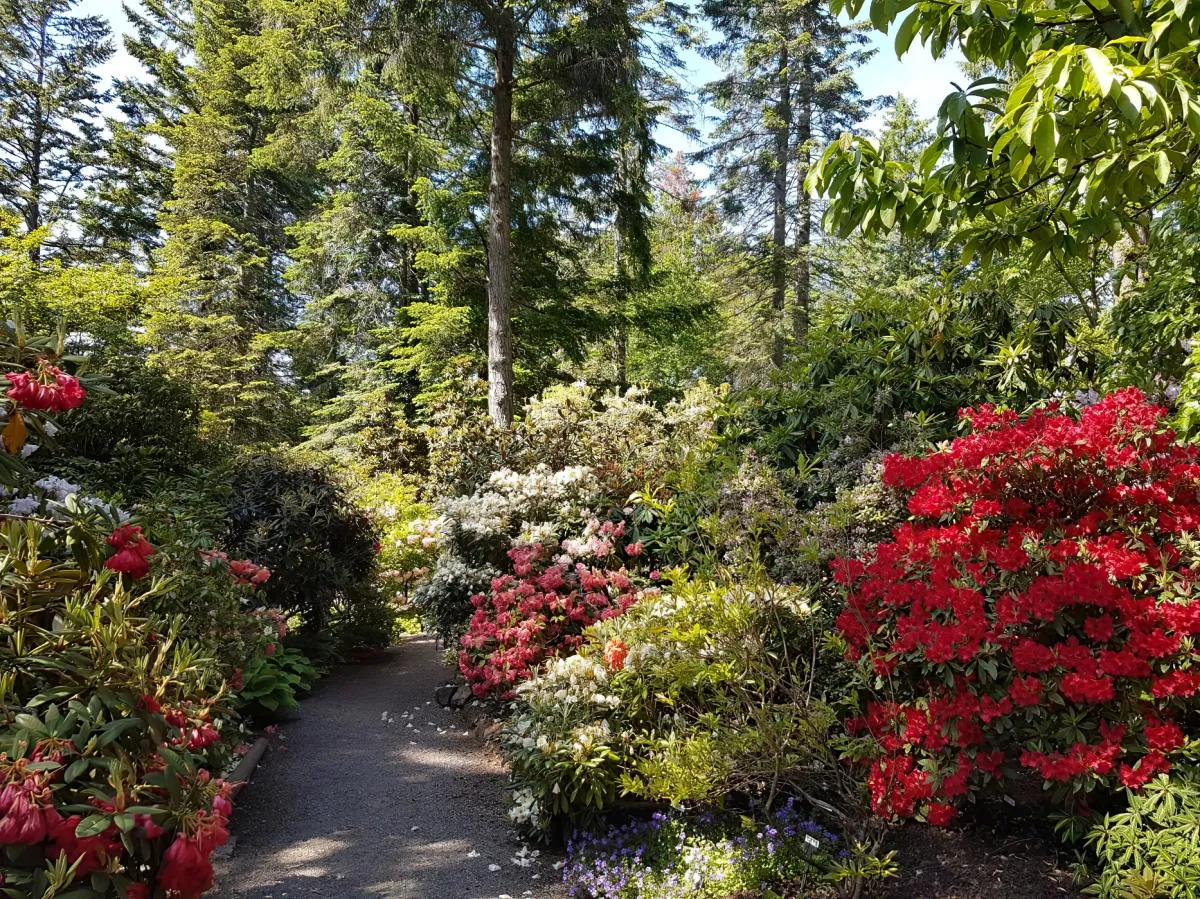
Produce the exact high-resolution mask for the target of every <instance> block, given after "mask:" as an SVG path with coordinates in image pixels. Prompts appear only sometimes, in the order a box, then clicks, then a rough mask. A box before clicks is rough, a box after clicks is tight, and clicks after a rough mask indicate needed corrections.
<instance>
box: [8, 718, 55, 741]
mask: <svg viewBox="0 0 1200 899" xmlns="http://www.w3.org/2000/svg"><path fill="white" fill-rule="evenodd" d="M14 720H15V721H16V722H17V724H19V725H20V726H21V727H23V728H25V729H26V730H28V731H32V732H33V733H35V734H38V735H39V736H49V734H50V731H48V730H46V725H44V724H43V723H42V719H41V718H38V717H37V716H36V715H27V714H20V715H17V716H16V717H15V718H14Z"/></svg>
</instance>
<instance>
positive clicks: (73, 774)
mask: <svg viewBox="0 0 1200 899" xmlns="http://www.w3.org/2000/svg"><path fill="white" fill-rule="evenodd" d="M90 766H91V761H90V760H89V759H75V761H73V762H71V764H70V765H68V766H67V771H66V773H65V774H64V775H63V781H64V782H65V783H70V782H71V781H73V780H74V779H75V778H77V777H78V776H79V775H81V774H83V773H84V772H85V771H87V769H88V768H89V767H90Z"/></svg>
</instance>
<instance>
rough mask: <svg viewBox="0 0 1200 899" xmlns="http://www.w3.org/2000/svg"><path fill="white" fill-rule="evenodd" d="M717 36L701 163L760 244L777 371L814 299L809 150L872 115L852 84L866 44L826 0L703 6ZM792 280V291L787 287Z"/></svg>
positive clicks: (744, 0) (713, 1)
mask: <svg viewBox="0 0 1200 899" xmlns="http://www.w3.org/2000/svg"><path fill="white" fill-rule="evenodd" d="M703 8H704V13H705V15H706V16H707V17H708V19H709V21H710V22H711V23H712V24H713V27H714V28H715V29H716V31H717V33H718V35H719V38H718V40H717V41H716V43H714V44H713V45H712V46H711V47H709V48H708V53H709V55H710V56H711V57H712V58H713V59H715V60H716V61H717V62H718V63H719V64H720V65H721V66H722V68H723V69H724V71H725V74H724V76H723V77H722V78H721V79H719V80H717V81H715V82H713V83H712V84H710V85H708V94H709V97H710V98H711V100H712V102H713V103H714V104H715V106H716V107H717V110H718V112H719V114H720V121H719V123H718V124H717V127H716V128H715V130H714V132H713V136H712V142H711V144H710V146H709V147H707V148H706V150H705V151H704V152H703V153H702V154H700V158H701V159H702V160H704V161H705V162H709V163H711V164H712V166H713V178H714V180H715V181H716V182H717V183H719V184H720V185H721V189H722V194H723V195H724V196H725V197H726V212H727V213H728V214H729V215H730V216H732V217H733V218H734V219H735V220H736V221H737V223H738V224H739V225H740V227H741V228H742V229H743V231H744V233H745V235H746V237H747V239H748V240H749V241H751V242H752V243H754V244H757V245H759V246H760V248H761V249H760V252H759V253H758V258H759V259H760V260H761V263H760V264H761V265H762V267H763V268H764V269H765V270H766V272H767V278H766V280H767V282H768V283H769V295H770V307H771V310H772V313H773V314H772V318H773V320H774V321H773V324H774V328H773V330H774V340H773V345H772V349H771V356H772V360H773V362H774V363H775V364H776V365H780V364H782V363H783V359H784V350H785V346H786V337H785V332H784V327H783V319H784V317H785V313H786V311H787V307H788V296H789V294H790V295H791V297H792V304H791V305H792V315H791V319H792V336H793V338H795V339H800V338H801V337H803V335H804V333H805V331H806V330H807V327H808V317H809V307H810V304H811V297H812V275H811V262H810V245H811V243H812V236H813V214H812V209H811V205H810V201H809V199H808V195H807V194H806V192H805V190H804V186H803V185H804V179H805V177H806V176H807V174H808V169H809V166H810V164H811V160H812V156H813V153H814V151H815V150H816V149H817V148H819V147H820V146H821V145H822V144H824V143H825V142H828V141H829V140H831V139H833V138H835V137H837V136H838V135H839V134H840V133H841V132H842V131H845V130H848V129H852V128H853V127H854V126H855V125H857V124H858V123H859V122H861V121H862V120H863V119H864V118H865V117H866V115H867V113H868V112H869V111H870V108H871V106H872V103H871V101H866V100H864V99H863V97H862V94H861V92H860V91H859V88H858V85H857V83H856V81H855V78H854V71H855V69H856V68H857V67H859V66H860V65H862V64H863V63H864V62H866V60H867V59H869V58H870V55H871V51H870V50H868V49H866V44H867V39H866V38H865V37H864V36H863V35H862V34H861V33H859V32H858V31H857V30H855V29H854V28H853V27H851V26H848V25H846V24H844V23H843V22H840V21H839V20H838V19H837V17H836V16H835V15H833V14H832V13H831V12H830V11H829V9H828V6H827V4H826V3H825V2H823V0H732V2H728V0H719V2H718V0H708V2H705V3H704V5H703ZM789 281H790V282H791V283H790V289H789Z"/></svg>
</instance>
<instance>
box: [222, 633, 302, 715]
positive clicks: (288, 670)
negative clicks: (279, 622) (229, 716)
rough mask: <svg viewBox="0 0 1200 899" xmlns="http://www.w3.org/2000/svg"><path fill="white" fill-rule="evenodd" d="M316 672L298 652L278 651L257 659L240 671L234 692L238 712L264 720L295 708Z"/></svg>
mask: <svg viewBox="0 0 1200 899" xmlns="http://www.w3.org/2000/svg"><path fill="white" fill-rule="evenodd" d="M319 676H320V672H319V671H318V670H317V669H316V668H315V667H313V664H312V662H310V661H309V659H308V656H306V655H305V654H304V653H302V652H300V651H299V650H298V649H288V648H285V649H278V650H275V651H274V653H273V654H271V655H266V654H263V655H258V656H255V657H254V658H252V659H250V660H249V661H248V662H246V664H245V666H244V667H243V668H242V686H241V689H239V690H238V691H237V703H236V704H237V707H238V710H239V711H244V712H249V713H250V714H251V715H254V716H255V717H264V712H265V713H266V715H267V716H269V715H272V714H274V713H276V712H280V711H283V710H286V709H294V708H296V706H297V703H296V695H297V694H298V693H307V692H308V691H310V690H311V689H312V687H313V684H314V683H315V682H316V680H317V678H318V677H319Z"/></svg>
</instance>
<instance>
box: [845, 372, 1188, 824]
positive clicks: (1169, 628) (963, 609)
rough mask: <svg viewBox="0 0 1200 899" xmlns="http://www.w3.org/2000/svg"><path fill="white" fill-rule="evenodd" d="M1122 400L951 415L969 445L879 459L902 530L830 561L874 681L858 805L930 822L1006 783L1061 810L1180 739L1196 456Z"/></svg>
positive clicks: (1138, 783) (852, 638)
mask: <svg viewBox="0 0 1200 899" xmlns="http://www.w3.org/2000/svg"><path fill="white" fill-rule="evenodd" d="M1165 414H1166V413H1165V410H1163V409H1160V408H1158V407H1155V406H1153V405H1150V404H1149V403H1147V402H1146V400H1145V398H1144V396H1143V395H1142V394H1141V393H1140V392H1138V391H1137V390H1134V389H1128V390H1122V391H1119V392H1116V393H1113V394H1110V395H1109V396H1107V397H1105V398H1104V399H1103V400H1102V401H1101V402H1099V403H1098V404H1096V405H1094V406H1091V407H1090V408H1088V409H1086V410H1084V411H1083V412H1082V413H1081V414H1080V415H1079V416H1078V418H1075V417H1072V416H1069V415H1066V414H1062V413H1061V412H1060V411H1058V410H1057V409H1053V408H1051V409H1047V410H1043V411H1037V412H1034V413H1032V414H1030V415H1029V416H1028V417H1026V418H1023V419H1022V418H1020V417H1018V416H1017V415H1015V414H1014V413H1011V412H1000V411H997V410H995V409H994V408H992V407H988V406H984V407H982V408H980V409H977V410H974V411H970V412H964V413H963V415H964V416H965V418H966V419H967V421H968V422H969V423H970V425H971V427H972V433H971V434H970V435H969V436H966V437H962V438H959V439H957V440H955V441H953V442H952V443H950V444H949V445H948V446H946V447H945V448H943V449H940V450H938V451H935V452H931V453H929V454H927V455H925V456H922V457H919V458H905V457H899V456H892V457H890V458H888V459H887V460H886V462H885V465H884V472H883V478H884V482H885V484H887V485H888V486H891V487H894V488H898V489H900V490H902V491H905V492H906V494H907V496H908V508H909V511H910V512H911V514H912V520H911V521H910V522H908V523H906V524H904V525H903V526H902V527H900V528H898V529H897V530H896V531H895V532H894V534H893V538H892V539H891V540H890V541H887V542H884V543H880V544H879V545H878V546H877V547H876V548H875V551H874V553H873V554H871V555H870V556H869V557H868V558H867V559H865V560H861V561H860V560H849V559H843V560H839V561H838V562H837V563H835V568H836V574H837V578H838V579H839V580H840V581H841V582H842V583H843V584H845V585H846V587H847V592H848V596H847V604H846V608H845V610H844V611H843V612H842V614H841V617H840V618H839V620H838V626H839V629H840V631H841V633H842V634H843V636H844V637H845V639H846V641H847V643H848V646H849V652H850V654H851V655H852V656H853V657H855V658H858V659H859V660H860V663H861V665H862V668H863V671H864V674H865V675H866V676H867V678H868V679H869V680H870V681H871V682H872V684H873V685H874V686H875V687H876V688H877V689H875V690H874V694H873V695H874V699H873V700H872V701H870V702H869V703H868V704H867V707H866V711H865V715H863V716H862V717H861V718H859V719H857V720H854V721H851V722H850V728H851V730H852V732H858V733H864V732H865V733H867V734H869V735H870V736H871V737H873V738H874V742H875V745H876V747H877V754H876V755H875V757H874V758H872V759H871V762H870V764H871V768H870V775H869V785H870V790H871V796H872V801H873V805H874V808H875V810H876V811H877V812H878V813H880V814H882V815H887V816H900V817H907V816H912V815H923V816H925V817H926V818H927V819H928V820H929V821H931V822H933V823H945V822H946V821H948V820H949V819H950V818H951V817H952V816H953V814H954V812H955V807H956V806H957V805H958V804H959V803H961V802H962V800H963V799H964V798H965V797H967V796H968V795H969V794H971V793H972V792H973V791H976V790H978V789H980V788H983V787H985V786H987V785H988V784H990V783H993V782H997V781H1002V780H1004V779H1006V778H1009V777H1012V776H1015V775H1019V774H1021V773H1024V774H1026V775H1033V776H1036V777H1038V778H1041V779H1043V780H1044V781H1045V782H1047V784H1048V785H1050V786H1052V787H1054V788H1055V789H1056V791H1057V795H1058V797H1059V798H1060V799H1063V800H1069V801H1074V800H1071V799H1070V797H1075V798H1080V797H1086V795H1087V794H1088V793H1089V792H1091V791H1093V790H1096V789H1100V788H1104V789H1120V788H1122V787H1128V788H1130V789H1133V790H1137V789H1140V788H1141V787H1142V786H1143V785H1145V784H1146V783H1147V781H1149V780H1150V779H1151V778H1153V777H1155V776H1156V775H1157V774H1160V773H1163V772H1166V771H1168V770H1170V768H1171V765H1172V760H1173V758H1175V757H1176V756H1177V755H1178V754H1179V753H1180V752H1181V751H1182V750H1183V749H1184V747H1185V746H1186V745H1188V743H1189V741H1190V740H1191V739H1192V737H1193V736H1194V734H1193V733H1190V732H1189V730H1188V728H1189V719H1188V718H1187V716H1186V713H1187V711H1188V710H1189V709H1190V708H1193V707H1194V705H1195V697H1196V695H1197V693H1198V691H1200V652H1198V650H1197V646H1196V635H1197V634H1200V596H1197V588H1196V580H1197V577H1198V575H1200V568H1198V567H1197V563H1198V559H1197V555H1198V553H1197V542H1196V540H1195V532H1196V530H1197V529H1198V528H1200V452H1198V451H1197V449H1196V448H1195V447H1185V446H1181V445H1179V444H1177V443H1176V439H1175V435H1174V433H1173V432H1172V431H1171V430H1170V429H1169V428H1168V427H1167V426H1166V424H1165Z"/></svg>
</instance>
